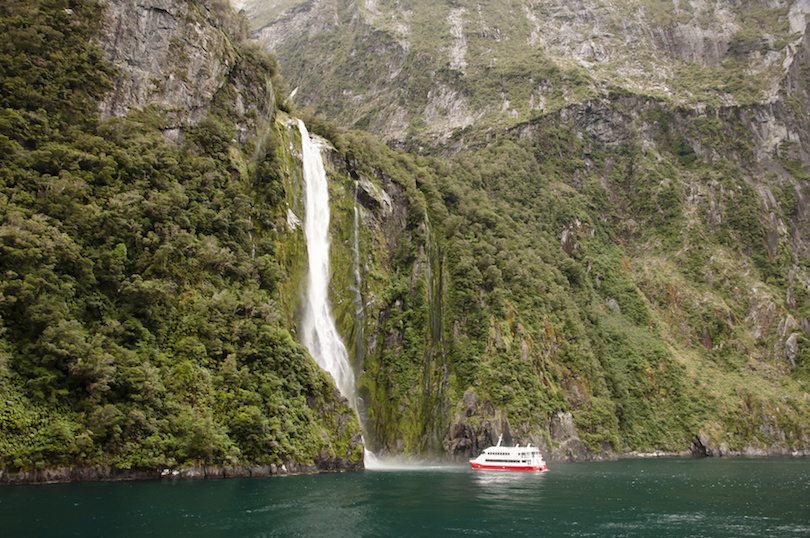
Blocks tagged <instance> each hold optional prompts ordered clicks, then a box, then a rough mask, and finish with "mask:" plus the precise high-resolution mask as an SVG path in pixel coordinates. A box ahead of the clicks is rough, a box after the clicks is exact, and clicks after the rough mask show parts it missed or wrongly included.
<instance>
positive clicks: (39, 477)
mask: <svg viewBox="0 0 810 538" xmlns="http://www.w3.org/2000/svg"><path fill="white" fill-rule="evenodd" d="M360 461H361V462H362V459H361V460H360ZM359 468H362V465H360V466H353V467H324V466H323V465H319V464H318V462H316V463H314V464H312V465H304V464H301V463H296V462H294V461H288V462H286V463H284V464H282V465H275V464H270V465H248V466H235V467H231V466H217V465H206V466H202V467H178V468H163V469H117V468H115V467H110V466H107V465H98V466H88V467H55V468H50V469H43V470H41V471H8V470H5V469H2V470H0V485H2V484H6V485H21V484H60V483H66V482H121V481H125V480H187V479H202V478H239V477H259V476H291V475H298V474H313V473H322V472H325V471H343V470H357V469H359Z"/></svg>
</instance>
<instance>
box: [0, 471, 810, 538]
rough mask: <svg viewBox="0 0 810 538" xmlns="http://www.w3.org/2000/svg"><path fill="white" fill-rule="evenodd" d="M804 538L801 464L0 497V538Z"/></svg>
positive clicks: (428, 474)
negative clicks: (797, 537)
mask: <svg viewBox="0 0 810 538" xmlns="http://www.w3.org/2000/svg"><path fill="white" fill-rule="evenodd" d="M144 535H150V536H458V535H461V536H655V537H664V536H708V537H719V536H733V537H738V536H780V537H781V536H810V460H808V459H662V460H625V461H618V462H606V463H569V464H560V463H557V464H553V465H552V466H551V471H549V472H547V473H504V472H495V471H472V470H470V469H469V468H468V467H466V466H435V467H430V466H428V467H421V468H411V469H407V470H403V469H400V470H387V471H361V472H355V473H335V474H323V475H313V476H295V477H286V478H249V479H226V480H200V481H160V482H118V483H83V484H61V485H45V486H4V487H0V536H144Z"/></svg>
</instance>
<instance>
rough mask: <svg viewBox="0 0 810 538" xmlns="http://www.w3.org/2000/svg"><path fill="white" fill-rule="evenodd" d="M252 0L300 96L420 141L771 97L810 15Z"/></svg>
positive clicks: (785, 8)
mask: <svg viewBox="0 0 810 538" xmlns="http://www.w3.org/2000/svg"><path fill="white" fill-rule="evenodd" d="M242 4H244V5H245V7H246V10H247V13H248V15H249V16H250V17H251V20H252V27H253V28H254V31H253V37H254V38H255V39H257V40H258V41H259V42H261V43H263V44H264V46H265V47H266V48H267V49H268V50H274V51H276V52H277V54H278V56H279V59H280V62H281V65H282V69H283V71H284V73H285V77H287V79H288V81H289V82H290V87H292V88H294V87H298V92H297V96H296V102H297V103H299V104H301V105H306V106H312V107H313V108H314V109H315V110H316V111H317V112H320V113H323V114H325V115H326V116H327V117H328V118H330V119H334V120H336V121H338V122H340V123H341V124H343V125H346V126H354V127H357V128H362V129H368V130H371V131H373V132H376V133H378V134H380V135H382V136H383V137H384V138H385V139H386V140H388V141H390V142H392V143H396V144H404V145H405V146H406V147H408V148H410V149H418V148H419V147H426V148H427V147H432V146H433V145H434V143H435V142H437V141H438V142H441V143H444V142H446V141H447V139H448V137H450V136H451V135H452V134H454V133H456V135H460V134H462V133H463V132H464V130H465V129H469V128H473V129H478V128H480V127H481V126H482V125H486V126H487V127H488V128H490V127H494V126H509V125H514V124H516V123H519V122H523V121H526V120H529V119H531V118H533V117H536V116H539V115H542V114H545V113H549V112H554V111H556V110H559V109H560V108H561V107H563V106H566V105H568V104H572V103H579V102H583V101H585V100H587V99H592V98H595V97H598V96H604V95H606V92H607V91H609V89H610V88H623V89H625V90H627V91H630V92H632V93H636V94H639V95H644V96H649V97H655V98H660V99H665V100H668V101H670V102H672V103H674V104H677V105H679V106H686V107H701V106H712V107H716V106H720V105H728V104H751V103H761V102H771V101H773V100H774V98H775V94H776V92H777V91H778V88H779V85H780V83H781V80H782V79H783V78H784V76H785V72H786V69H787V68H788V66H789V65H790V63H791V60H792V58H793V55H794V54H795V52H796V50H797V43H798V42H799V41H800V40H801V38H802V36H803V34H804V33H805V31H806V20H805V14H806V13H807V12H808V11H810V4H808V3H807V2H806V1H804V0H796V1H788V2H776V3H768V2H759V1H756V0H753V1H740V2H727V1H717V2H685V1H684V2H670V1H657V0H651V1H640V2H625V1H610V2H602V1H600V2H595V1H590V0H584V1H580V2H559V1H556V0H543V1H535V0H532V1H529V0H509V1H506V0H503V1H496V2H485V3H481V2H477V3H476V2H466V1H459V2H452V3H436V2H431V1H429V0H408V1H401V0H400V1H384V0H383V1H364V2H357V1H338V0H316V1H313V2H287V3H285V4H281V5H280V4H278V3H275V2H267V1H265V0H245V1H244V2H242ZM281 7H283V8H284V10H283V12H279V9H280V8H281ZM271 8H272V11H268V9H271ZM268 21H271V22H268Z"/></svg>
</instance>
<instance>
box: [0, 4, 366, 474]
mask: <svg viewBox="0 0 810 538" xmlns="http://www.w3.org/2000/svg"><path fill="white" fill-rule="evenodd" d="M101 12H102V5H101V4H99V3H97V2H83V1H82V2H66V1H53V2H31V1H25V2H12V3H6V4H4V6H3V7H2V8H0V15H2V21H0V27H1V28H2V33H3V35H4V36H7V39H4V40H3V44H2V45H1V47H2V59H1V60H0V62H1V63H0V65H1V66H2V67H0V72H2V90H1V91H0V103H1V108H2V112H1V113H0V114H2V122H0V143H2V156H1V158H2V161H1V162H0V177H1V178H2V185H1V186H0V192H1V194H0V205H1V207H2V210H1V211H0V214H2V223H1V225H0V249H1V251H0V271H1V273H0V274H2V278H0V315H2V333H0V334H2V348H0V395H2V398H0V418H2V420H0V431H2V435H0V438H2V440H0V464H2V466H4V467H6V468H9V469H12V470H15V469H32V468H37V469H42V468H45V467H52V466H60V465H76V464H81V465H112V466H114V467H116V468H120V469H129V468H163V467H173V466H175V465H181V464H185V465H188V464H220V465H224V464H227V465H232V466H233V465H240V464H246V463H250V464H270V463H272V464H278V465H281V464H283V463H284V462H287V461H295V462H301V463H307V462H309V464H312V461H313V460H314V459H316V458H317V457H318V454H319V452H321V451H322V450H323V449H324V448H325V447H327V446H328V451H330V452H331V454H332V455H333V456H334V454H336V453H339V455H340V457H341V458H342V457H346V458H348V459H351V460H353V461H355V462H357V461H361V460H362V448H361V447H359V446H356V443H351V439H352V436H353V435H354V433H355V431H356V418H353V413H350V410H348V408H347V407H346V402H345V400H343V399H342V398H339V397H338V396H337V395H336V392H335V389H334V386H333V384H332V382H331V380H330V379H329V378H328V376H327V374H325V373H324V372H322V371H321V370H320V369H319V368H318V367H317V365H316V364H315V363H314V361H312V359H311V358H310V357H309V355H308V353H307V352H306V349H305V348H303V347H302V346H301V345H300V344H298V343H297V342H296V341H295V340H294V339H293V338H292V337H291V335H290V333H289V332H288V331H287V329H286V328H285V327H284V326H283V324H281V323H280V319H281V316H280V315H279V312H278V310H277V308H276V306H275V302H274V300H273V298H274V296H275V294H276V291H277V287H278V283H279V281H281V280H283V279H284V278H285V275H284V270H283V269H282V268H281V267H280V266H279V264H278V263H277V261H276V256H275V255H276V252H275V242H274V240H273V238H272V236H271V235H261V236H260V237H259V239H258V240H252V239H251V231H252V228H251V218H253V219H257V220H261V219H270V220H272V218H273V215H274V214H275V213H274V212H275V211H277V208H278V205H279V203H280V200H282V199H283V198H280V197H279V194H278V191H279V188H280V187H279V178H278V171H277V170H276V168H277V165H276V164H275V163H274V160H273V159H274V158H275V154H274V151H273V145H272V139H270V138H269V137H268V138H267V140H266V143H265V145H264V146H262V147H259V146H257V145H256V143H255V141H254V142H253V146H255V148H253V149H252V148H249V147H243V148H239V147H236V148H235V147H233V146H231V140H232V139H234V137H235V134H234V126H235V116H234V115H233V114H232V113H231V111H230V109H229V108H228V106H227V104H226V103H227V102H228V98H229V96H228V92H229V91H232V89H231V88H229V84H225V85H223V87H222V88H221V89H220V93H219V94H218V95H217V99H218V101H217V102H216V103H214V106H213V108H212V111H211V113H210V114H209V116H208V117H207V118H206V119H205V120H203V121H201V122H200V123H198V124H197V125H195V126H193V127H190V128H188V129H187V130H186V131H185V133H184V135H185V136H184V140H183V142H182V144H180V145H177V144H174V143H171V142H167V141H166V140H164V138H163V136H162V131H161V125H162V122H163V121H164V120H163V118H162V117H161V112H160V111H158V110H139V111H137V112H135V113H132V114H130V115H129V116H127V117H126V118H123V119H121V120H118V119H112V120H109V121H101V120H100V118H99V113H98V101H99V99H100V97H101V96H102V95H103V94H104V93H105V92H108V91H110V90H111V88H112V83H113V82H112V79H113V77H115V76H116V73H115V70H114V69H113V68H112V67H111V66H110V65H109V64H108V63H107V62H106V61H105V60H104V55H103V52H102V51H101V50H100V48H99V47H98V46H97V45H95V44H94V43H93V42H92V40H91V38H92V36H93V35H94V34H95V32H97V31H98V28H99V24H100V23H101V20H102V19H101ZM54 43H59V46H54ZM233 44H234V46H235V47H238V48H237V49H236V50H237V54H238V59H237V67H236V68H235V69H234V70H233V72H232V74H233V76H234V77H236V76H240V73H250V76H251V77H256V80H260V81H263V80H264V78H265V77H267V78H269V79H278V72H277V66H276V64H275V63H274V62H273V61H272V59H270V58H269V57H267V56H264V55H262V54H260V53H258V52H257V51H256V50H255V49H254V48H251V47H247V46H243V45H240V44H239V43H238V42H236V41H235V42H234V43H233ZM231 84H232V81H231ZM259 98H262V99H263V98H264V96H261V95H259ZM233 150H244V151H254V154H253V155H254V156H253V158H252V159H250V160H249V161H248V160H247V159H243V158H241V156H240V155H239V154H238V153H236V152H234V151H233ZM257 201H260V202H257ZM254 233H255V232H254ZM342 420H345V421H348V422H349V423H351V422H354V423H355V426H354V428H351V427H348V428H346V427H344V426H345V424H343V423H339V422H340V421H342ZM339 430H340V432H339ZM324 432H328V435H327V433H324ZM330 443H331V444H330ZM350 444H351V445H352V449H354V448H355V447H356V449H357V451H358V452H357V453H354V454H349V453H347V451H349V445H350Z"/></svg>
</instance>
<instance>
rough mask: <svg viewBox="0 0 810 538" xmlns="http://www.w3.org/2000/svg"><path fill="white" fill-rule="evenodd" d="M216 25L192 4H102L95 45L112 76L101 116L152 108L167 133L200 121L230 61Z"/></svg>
mask: <svg viewBox="0 0 810 538" xmlns="http://www.w3.org/2000/svg"><path fill="white" fill-rule="evenodd" d="M220 11H221V13H222V14H226V13H227V12H226V11H224V10H220ZM221 21H222V19H221V18H220V19H215V18H212V14H211V8H209V7H206V6H205V5H203V4H202V3H198V2H187V1H185V0H107V1H106V8H105V21H104V24H103V27H102V31H101V33H100V35H99V37H98V42H99V44H100V45H101V47H102V48H103V49H104V51H105V53H106V55H107V59H108V60H109V61H110V63H111V64H112V65H113V66H115V67H117V68H118V77H117V78H116V80H115V87H114V89H113V90H112V91H111V92H110V93H109V94H108V95H107V97H106V98H105V99H104V100H103V101H102V102H101V104H100V111H101V114H102V117H105V118H109V117H119V116H124V115H126V114H127V113H128V112H129V111H130V110H133V109H139V108H145V107H147V106H157V107H160V108H161V109H163V110H165V111H167V112H169V114H168V117H167V119H168V120H169V123H170V124H169V125H168V128H169V129H172V128H178V127H180V126H182V125H187V124H193V123H196V122H198V121H200V120H202V119H203V118H204V117H205V116H206V115H207V114H208V110H209V108H210V106H211V103H212V100H213V96H214V94H215V93H216V91H217V90H218V89H219V88H220V87H221V86H222V84H223V83H224V81H225V77H226V75H227V73H228V72H229V70H230V68H231V67H232V65H233V64H234V62H235V57H234V52H233V49H232V47H231V45H230V43H229V40H228V38H227V37H226V35H225V33H224V32H223V31H222V29H220V28H218V27H217V26H215V24H216V25H220V24H222V22H221Z"/></svg>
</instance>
